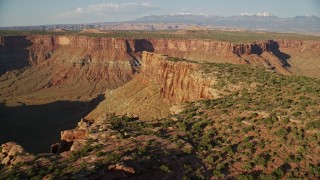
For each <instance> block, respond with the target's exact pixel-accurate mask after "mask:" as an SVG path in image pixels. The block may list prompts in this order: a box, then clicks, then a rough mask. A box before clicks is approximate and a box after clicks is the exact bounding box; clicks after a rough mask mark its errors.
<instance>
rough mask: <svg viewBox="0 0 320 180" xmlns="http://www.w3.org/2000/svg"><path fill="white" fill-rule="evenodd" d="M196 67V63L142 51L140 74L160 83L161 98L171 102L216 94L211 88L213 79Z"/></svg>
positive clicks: (211, 96) (205, 97) (206, 97)
mask: <svg viewBox="0 0 320 180" xmlns="http://www.w3.org/2000/svg"><path fill="white" fill-rule="evenodd" d="M198 68H199V64H197V63H191V62H184V61H179V62H173V61H170V60H168V57H166V56H163V55H159V54H154V53H148V52H144V53H143V56H142V69H141V73H142V75H143V76H144V77H145V78H148V79H149V80H151V81H152V82H156V83H158V84H160V96H161V98H163V99H165V100H167V101H169V102H171V103H181V102H186V101H192V100H199V99H212V98H215V97H217V96H218V95H217V92H216V91H215V90H214V89H213V86H214V84H215V79H214V78H213V77H210V78H209V77H204V75H202V74H200V72H199V71H197V70H198Z"/></svg>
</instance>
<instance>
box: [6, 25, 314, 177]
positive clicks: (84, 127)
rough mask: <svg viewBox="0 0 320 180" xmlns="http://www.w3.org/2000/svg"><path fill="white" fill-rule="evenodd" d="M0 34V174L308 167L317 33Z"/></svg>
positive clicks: (182, 173) (252, 171) (300, 170)
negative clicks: (315, 34) (312, 34)
mask: <svg viewBox="0 0 320 180" xmlns="http://www.w3.org/2000/svg"><path fill="white" fill-rule="evenodd" d="M0 35H1V37H0V144H2V145H1V148H0V179H14V178H18V179H31V178H33V179H150V178H154V177H157V178H159V179H210V178H212V179H288V178H308V179H318V178H319V176H320V174H319V172H320V168H319V167H320V166H319V165H320V164H319V163H320V149H319V147H320V144H319V142H320V131H319V128H320V80H319V78H320V66H319V65H320V58H319V57H320V39H319V37H318V36H307V35H297V34H285V33H264V32H233V31H206V30H203V31H194V30H179V31H107V32H98V33H93V32H92V33H91V32H90V33H88V32H45V31H28V32H18V31H0ZM9 141H12V142H9Z"/></svg>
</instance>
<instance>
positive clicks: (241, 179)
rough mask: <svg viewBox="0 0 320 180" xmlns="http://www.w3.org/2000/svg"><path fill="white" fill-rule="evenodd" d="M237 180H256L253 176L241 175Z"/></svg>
mask: <svg viewBox="0 0 320 180" xmlns="http://www.w3.org/2000/svg"><path fill="white" fill-rule="evenodd" d="M236 179H237V180H254V177H253V176H252V175H247V174H240V175H237V176H236Z"/></svg>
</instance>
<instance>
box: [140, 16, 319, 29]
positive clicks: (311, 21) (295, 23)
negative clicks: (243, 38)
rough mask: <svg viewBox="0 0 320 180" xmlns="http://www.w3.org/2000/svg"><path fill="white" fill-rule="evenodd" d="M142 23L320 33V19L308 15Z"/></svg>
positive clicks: (173, 18)
mask: <svg viewBox="0 0 320 180" xmlns="http://www.w3.org/2000/svg"><path fill="white" fill-rule="evenodd" d="M136 21H137V22H140V23H187V24H197V25H200V26H212V27H226V28H244V29H248V30H263V31H280V32H320V18H319V17H317V16H312V15H306V16H296V17H293V18H279V17H277V16H274V15H271V14H270V13H267V12H265V13H257V14H249V13H243V14H241V15H239V16H229V17H222V16H214V15H204V14H190V13H182V14H176V15H162V16H145V17H142V18H139V19H137V20H136Z"/></svg>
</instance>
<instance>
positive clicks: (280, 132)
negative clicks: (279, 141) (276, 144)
mask: <svg viewBox="0 0 320 180" xmlns="http://www.w3.org/2000/svg"><path fill="white" fill-rule="evenodd" d="M288 134H289V132H288V131H287V130H286V129H284V128H281V129H279V130H278V131H277V132H276V135H278V136H280V137H286V136H287V135H288Z"/></svg>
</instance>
